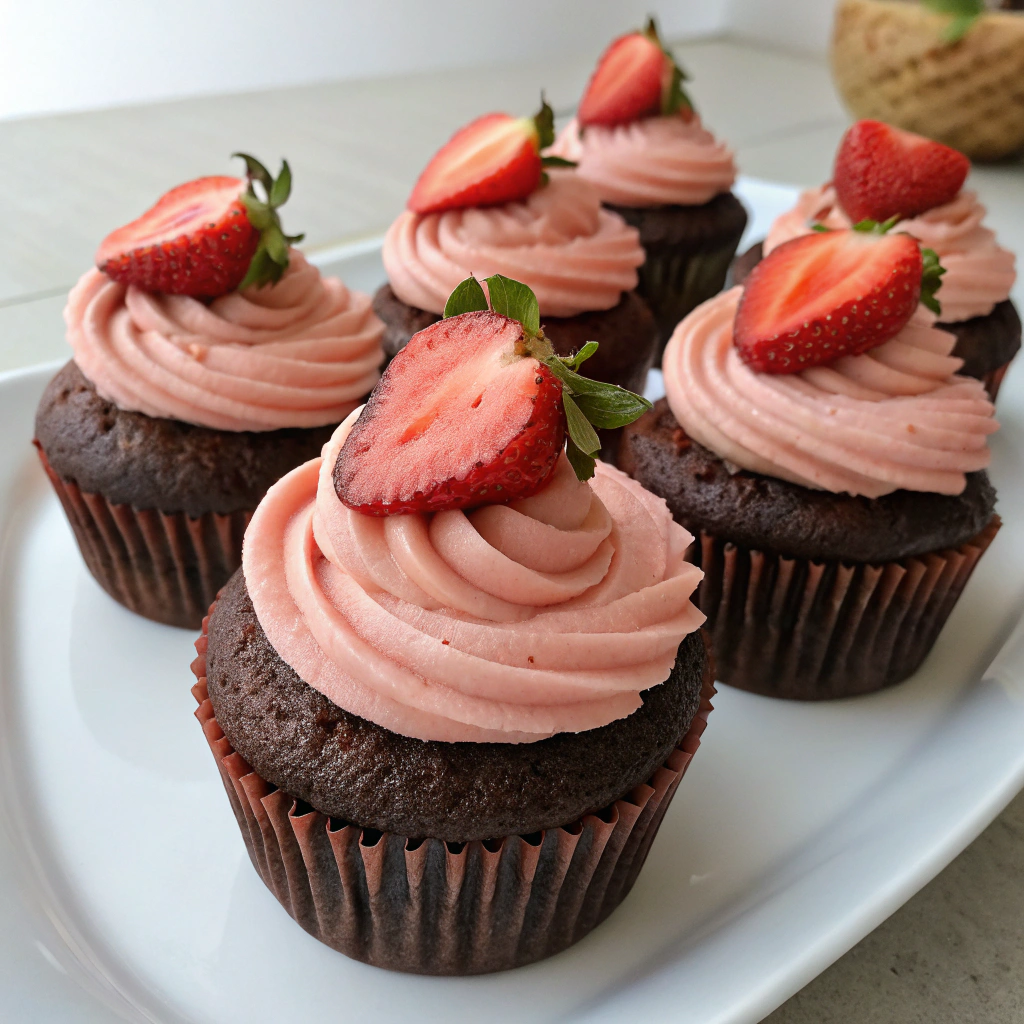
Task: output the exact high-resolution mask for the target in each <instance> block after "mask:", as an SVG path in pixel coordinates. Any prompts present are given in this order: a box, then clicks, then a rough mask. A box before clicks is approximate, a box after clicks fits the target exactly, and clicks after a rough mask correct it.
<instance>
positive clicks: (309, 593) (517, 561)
mask: <svg viewBox="0 0 1024 1024" xmlns="http://www.w3.org/2000/svg"><path fill="white" fill-rule="evenodd" d="M356 415H357V413H353V414H352V415H351V416H350V417H349V418H348V420H346V421H345V422H344V423H343V424H342V425H341V426H340V427H339V428H338V430H337V431H335V434H334V436H333V438H332V439H331V441H330V442H328V444H327V445H325V446H324V452H323V458H322V459H314V460H312V461H311V462H308V463H306V464H305V465H304V466H301V467H299V468H298V469H295V470H293V471H292V472H291V473H289V474H288V475H287V476H285V477H283V478H282V479H281V480H280V481H278V483H276V484H275V485H274V486H273V487H272V488H271V489H270V491H269V492H268V493H267V496H266V497H265V498H264V499H263V501H262V502H261V504H260V506H259V508H258V509H257V510H256V514H255V515H254V517H253V519H252V522H251V524H250V525H249V528H248V530H247V531H246V535H245V545H244V549H243V555H242V566H243V571H244V573H245V580H246V586H247V587H248V590H249V593H250V595H251V596H252V601H253V606H254V608H255V611H256V615H257V617H258V618H259V621H260V624H261V625H262V626H263V629H264V631H265V632H266V635H267V638H268V639H269V641H270V643H271V644H272V645H273V647H274V648H275V650H277V652H278V653H279V654H280V655H281V657H282V658H283V659H284V661H286V662H287V663H288V664H289V665H291V667H292V668H293V669H295V671H296V672H297V673H298V674H299V675H300V676H301V677H302V679H304V680H305V681H306V682H307V683H308V684H309V685H310V686H312V687H314V688H315V689H317V690H319V691H320V692H321V693H323V694H324V695H325V696H326V697H328V698H329V699H330V700H331V701H333V702H334V703H335V704H337V705H338V706H339V707H342V708H344V709H345V710H347V711H350V712H352V713H353V714H356V715H359V716H360V717H362V718H366V719H369V720H370V721H372V722H376V723H377V724H378V725H382V726H384V727H385V728H387V729H391V730H392V731H393V732H398V733H401V734H403V735H406V736H413V737H417V738H419V739H424V740H444V741H458V740H470V741H476V742H485V741H498V742H503V743H529V742H533V741H536V740H539V739H543V738H544V737H546V736H551V735H552V734H554V733H557V732H580V731H583V730H586V729H594V728H597V727H598V726H601V725H605V724H607V723H608V722H612V721H614V720H616V719H618V718H624V717H625V716H627V715H629V714H631V713H632V712H633V711H635V710H636V709H637V708H638V707H640V705H641V703H642V701H641V698H640V692H641V691H642V690H645V689H647V688H649V687H651V686H656V685H658V684H660V683H662V682H664V681H665V679H666V678H667V677H668V675H669V673H670V671H671V669H672V665H673V663H674V662H675V657H676V649H677V648H678V646H679V643H680V641H681V640H682V639H683V637H684V636H686V635H687V634H688V633H690V632H692V631H693V630H695V629H697V628H698V627H699V626H700V624H701V623H702V622H703V621H704V616H703V615H702V614H701V612H699V611H698V610H697V609H696V608H695V607H694V606H693V604H692V603H691V601H690V595H691V594H692V592H693V590H694V588H695V587H696V586H697V584H698V583H699V582H700V579H701V576H702V573H701V571H700V570H699V569H697V568H696V567H694V566H692V565H690V564H689V563H687V562H686V561H685V560H684V558H683V555H684V552H685V551H686V548H687V546H688V545H689V543H690V541H691V540H692V538H691V536H690V534H689V533H687V532H686V530H684V529H683V528H682V527H681V526H677V525H676V524H675V523H674V522H673V521H672V517H671V515H670V513H669V511H668V508H667V507H666V505H665V503H664V501H662V500H661V499H660V498H656V497H655V496H654V495H652V494H650V493H649V492H647V491H645V490H644V489H643V488H642V487H641V486H640V485H639V484H637V483H635V482H634V481H632V480H630V479H629V478H628V477H626V476H625V475H624V474H622V473H620V472H619V471H618V470H616V469H613V468H611V467H609V466H607V465H605V464H604V463H598V467H597V475H596V476H595V477H594V479H593V480H592V481H591V482H590V483H589V484H583V483H580V482H579V481H578V480H577V479H576V476H575V474H574V473H573V471H572V469H571V468H570V467H569V465H568V463H567V461H566V460H565V458H564V456H563V457H562V459H561V461H560V462H559V464H558V466H557V468H556V470H555V473H554V475H553V479H552V482H551V484H550V485H549V486H548V487H546V488H545V489H544V490H543V491H541V492H540V493H539V494H536V495H534V496H533V497H531V498H526V499H522V500H519V501H515V502H512V503H510V504H509V505H489V506H485V507H483V508H480V509H477V510H475V511H472V512H468V513H466V512H461V511H458V512H440V513H436V514H434V515H432V516H431V515H406V516H391V517H389V518H384V519H381V518H376V517H373V516H363V515H360V514H359V513H356V512H352V511H351V510H349V509H347V508H345V507H344V506H343V505H342V504H341V502H340V501H339V500H338V497H337V495H336V493H335V491H334V483H333V480H332V474H333V469H334V464H335V462H336V460H337V456H338V452H339V451H340V449H341V446H342V444H343V443H344V440H345V437H346V436H347V435H348V431H349V429H350V427H351V424H352V423H353V422H354V421H355V418H356Z"/></svg>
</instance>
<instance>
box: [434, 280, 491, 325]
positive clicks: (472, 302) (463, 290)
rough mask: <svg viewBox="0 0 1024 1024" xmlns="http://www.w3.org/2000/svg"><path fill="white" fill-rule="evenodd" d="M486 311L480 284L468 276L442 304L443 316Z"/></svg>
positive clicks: (485, 301) (485, 300)
mask: <svg viewBox="0 0 1024 1024" xmlns="http://www.w3.org/2000/svg"><path fill="white" fill-rule="evenodd" d="M485 309H487V296H486V295H484V290H483V288H482V287H481V286H480V282H479V281H478V280H477V279H476V278H475V277H474V276H473V275H472V274H470V275H469V277H467V278H466V280H465V281H462V282H461V283H459V284H457V285H456V286H455V291H453V292H452V293H451V295H449V296H448V301H447V302H446V303H445V304H444V315H445V318H446V319H447V318H448V317H450V316H458V315H459V314H460V313H479V312H480V311H481V310H485Z"/></svg>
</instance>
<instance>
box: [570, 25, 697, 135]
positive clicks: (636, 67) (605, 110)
mask: <svg viewBox="0 0 1024 1024" xmlns="http://www.w3.org/2000/svg"><path fill="white" fill-rule="evenodd" d="M685 79H686V75H685V74H684V73H683V71H682V69H681V68H680V67H679V65H678V64H676V62H675V60H674V59H673V58H672V55H671V54H670V53H669V52H668V50H666V49H665V47H664V46H663V45H662V42H661V39H660V37H659V36H658V27H657V25H656V24H655V21H654V19H653V18H650V19H649V20H648V22H647V26H646V28H644V30H643V31H642V32H630V33H629V34H628V35H625V36H620V37H619V38H618V39H616V40H615V41H614V42H613V43H612V44H611V46H609V47H608V49H607V50H605V52H604V53H603V54H602V55H601V59H600V60H599V61H598V62H597V68H596V69H595V70H594V73H593V75H592V76H591V78H590V81H589V82H588V83H587V88H586V91H585V92H584V93H583V99H582V100H580V105H579V109H578V110H577V112H576V118H577V121H578V122H579V125H580V127H581V128H586V127H587V125H592V124H603V125H607V126H609V127H612V126H614V125H617V124H629V123H630V122H631V121H639V120H640V119H641V118H644V117H652V116H653V115H655V114H676V113H681V114H683V115H684V116H686V117H691V116H692V115H693V105H692V104H691V103H690V100H689V97H688V96H687V95H686V93H685V92H684V91H683V88H682V83H683V82H684V81H685Z"/></svg>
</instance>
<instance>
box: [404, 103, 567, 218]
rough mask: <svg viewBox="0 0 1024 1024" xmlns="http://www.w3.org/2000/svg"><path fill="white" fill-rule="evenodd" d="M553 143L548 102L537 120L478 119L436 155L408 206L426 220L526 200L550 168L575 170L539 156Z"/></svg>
mask: <svg viewBox="0 0 1024 1024" xmlns="http://www.w3.org/2000/svg"><path fill="white" fill-rule="evenodd" d="M554 141H555V115H554V112H553V111H552V109H551V107H549V106H548V104H547V103H546V102H545V100H544V98H543V97H541V107H540V110H539V111H537V113H536V114H535V115H534V116H533V117H510V116H509V115H508V114H485V115H484V116H483V117H478V118H477V119H476V120H475V121H473V122H471V123H470V124H468V125H466V127H465V128H460V129H459V130H458V131H457V132H456V133H455V134H454V135H453V136H452V137H451V138H450V139H449V140H448V141H447V142H446V143H445V144H444V145H443V146H442V147H441V148H440V149H439V150H438V151H437V153H436V154H435V155H434V157H433V158H432V159H431V161H430V163H428V164H427V166H426V167H425V168H424V169H423V173H422V174H421V175H420V176H419V179H418V180H417V182H416V184H415V186H414V187H413V190H412V194H411V195H410V196H409V201H408V203H407V204H406V205H407V206H408V207H409V209H410V210H412V212H413V213H422V214H426V213H441V212H443V211H444V210H460V209H465V208H467V207H470V206H494V205H497V204H499V203H511V202H514V201H515V200H518V199H525V198H526V197H527V196H528V195H530V193H531V192H533V191H535V190H536V188H537V186H538V185H540V184H541V182H542V181H543V180H544V168H545V167H551V166H574V165H572V164H571V163H570V162H569V161H568V160H563V159H561V158H560V157H553V156H546V157H542V156H541V155H540V151H541V150H542V149H545V148H546V147H548V146H550V145H551V144H552V143H553V142H554Z"/></svg>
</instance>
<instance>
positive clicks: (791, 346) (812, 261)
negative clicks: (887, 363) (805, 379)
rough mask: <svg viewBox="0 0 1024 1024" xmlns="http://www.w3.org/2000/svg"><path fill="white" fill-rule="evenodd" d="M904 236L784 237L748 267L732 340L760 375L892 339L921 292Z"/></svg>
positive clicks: (918, 270) (915, 260)
mask: <svg viewBox="0 0 1024 1024" xmlns="http://www.w3.org/2000/svg"><path fill="white" fill-rule="evenodd" d="M922 270H923V260H922V257H921V249H920V247H919V246H918V244H917V242H916V241H915V240H914V239H912V238H911V237H910V236H909V235H903V234H896V235H878V234H871V233H869V232H863V231H827V232H822V233H818V232H815V233H813V234H810V235H804V236H802V237H800V238H794V239H793V240H792V241H789V242H785V243H783V244H782V245H780V246H778V247H777V248H775V249H773V250H772V252H771V253H770V254H769V255H768V256H767V257H766V258H765V259H763V260H762V261H761V262H760V263H759V264H758V265H757V266H756V267H755V268H754V270H753V271H752V272H751V274H750V276H749V277H748V278H747V280H746V284H745V286H744V289H743V296H742V298H741V299H740V304H739V307H738V308H737V310H736V321H735V323H734V325H733V342H734V344H735V346H736V348H737V350H738V351H739V355H740V358H741V359H742V360H743V361H744V362H745V363H746V364H747V365H748V366H750V367H751V369H754V370H757V371H758V372H760V373H798V372H800V371H801V370H806V369H809V368H810V367H812V366H820V365H822V364H824V363H830V362H832V361H833V360H835V359H838V358H839V357H840V356H848V355H860V354H861V353H862V352H867V351H868V350H869V349H872V348H875V347H876V346H878V345H882V344H884V343H885V342H887V341H889V340H890V339H891V338H893V337H895V335H897V334H898V333H899V332H900V331H901V330H902V329H903V327H904V326H905V325H906V323H907V321H909V320H910V318H911V316H913V314H914V310H915V309H916V308H917V304H918V299H919V298H920V295H921V274H922Z"/></svg>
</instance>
